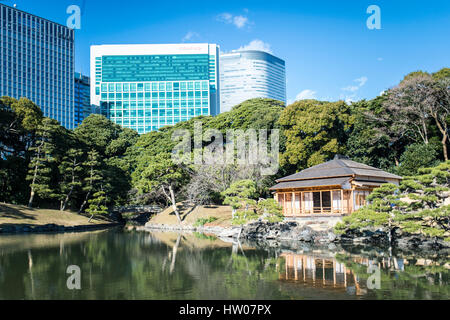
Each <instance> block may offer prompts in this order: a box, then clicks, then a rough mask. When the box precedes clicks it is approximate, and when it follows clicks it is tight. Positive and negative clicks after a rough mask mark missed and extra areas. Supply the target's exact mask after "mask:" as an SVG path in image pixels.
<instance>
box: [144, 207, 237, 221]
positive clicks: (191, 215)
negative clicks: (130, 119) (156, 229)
mask: <svg viewBox="0 0 450 320" xmlns="http://www.w3.org/2000/svg"><path fill="white" fill-rule="evenodd" d="M178 210H179V212H180V215H181V220H182V221H183V224H184V225H194V224H195V223H196V222H197V220H198V219H208V218H211V217H214V218H216V219H217V220H216V221H214V222H211V223H207V224H206V225H205V226H218V227H230V226H231V218H232V213H231V211H232V210H231V207H229V206H193V205H190V204H188V203H180V204H179V206H178ZM150 222H151V223H154V224H166V225H171V224H178V220H177V217H176V215H175V213H174V212H173V209H172V208H171V207H170V208H167V209H166V210H164V211H163V212H161V213H159V214H157V215H156V216H154V217H153V218H152V219H151V220H150Z"/></svg>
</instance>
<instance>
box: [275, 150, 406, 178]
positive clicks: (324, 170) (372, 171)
mask: <svg viewBox="0 0 450 320" xmlns="http://www.w3.org/2000/svg"><path fill="white" fill-rule="evenodd" d="M352 176H356V177H370V178H375V180H380V179H397V180H402V177H400V176H397V175H395V174H392V173H389V172H386V171H383V170H381V169H377V168H374V167H371V166H368V165H365V164H362V163H358V162H355V161H352V160H349V159H345V158H342V157H339V156H336V158H334V160H331V161H328V162H325V163H322V164H319V165H317V166H314V167H311V168H308V169H306V170H303V171H301V172H299V173H296V174H293V175H291V176H288V177H285V178H281V179H279V180H277V182H286V181H298V180H310V179H323V178H331V177H352ZM364 180H367V178H365V179H364Z"/></svg>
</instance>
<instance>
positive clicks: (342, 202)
mask: <svg viewBox="0 0 450 320" xmlns="http://www.w3.org/2000/svg"><path fill="white" fill-rule="evenodd" d="M341 210H342V212H341V214H344V190H343V189H341Z"/></svg>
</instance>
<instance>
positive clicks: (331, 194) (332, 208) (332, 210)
mask: <svg viewBox="0 0 450 320" xmlns="http://www.w3.org/2000/svg"><path fill="white" fill-rule="evenodd" d="M333 193H334V191H333V190H330V197H331V214H333V213H334V202H333Z"/></svg>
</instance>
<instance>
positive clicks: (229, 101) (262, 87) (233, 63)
mask: <svg viewBox="0 0 450 320" xmlns="http://www.w3.org/2000/svg"><path fill="white" fill-rule="evenodd" d="M220 82H221V83H220V98H221V101H220V107H221V109H220V111H221V112H226V111H230V110H231V109H232V108H233V107H234V106H236V105H238V104H240V103H242V102H244V101H246V100H248V99H253V98H269V99H275V100H279V101H282V102H284V103H286V67H285V62H284V61H283V60H281V59H280V58H277V57H275V56H273V55H271V54H269V53H267V52H262V51H235V52H232V53H226V54H221V55H220Z"/></svg>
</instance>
